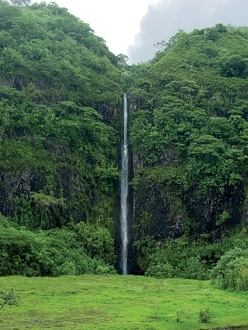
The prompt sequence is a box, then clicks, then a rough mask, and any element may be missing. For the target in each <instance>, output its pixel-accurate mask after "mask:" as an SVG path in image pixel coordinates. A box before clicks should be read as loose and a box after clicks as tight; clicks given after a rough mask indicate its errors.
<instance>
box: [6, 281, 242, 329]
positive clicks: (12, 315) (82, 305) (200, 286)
mask: <svg viewBox="0 0 248 330" xmlns="http://www.w3.org/2000/svg"><path fill="white" fill-rule="evenodd" d="M0 286H1V287H3V288H6V289H11V288H14V292H15V293H16V294H17V295H18V296H19V304H18V306H6V307H5V309H4V310H3V311H1V320H2V324H1V327H2V328H8V329H9V328H18V329H20V330H22V329H26V328H29V329H41V328H49V329H58V328H60V329H61V328H62V329H154V330H155V329H156V330H159V329H161V330H162V329H163V330H164V329H168V330H169V329H170V330H180V329H182V330H187V329H188V330H194V329H195V330H196V329H210V328H211V329H213V328H220V327H226V328H227V327H230V326H241V325H243V326H245V325H246V326H247V313H246V310H247V308H248V300H247V294H244V293H242V294H236V293H231V292H227V291H223V290H219V289H216V288H213V287H212V285H211V284H210V282H209V281H197V280H182V279H169V280H158V279H154V278H149V277H144V276H143V277H140V276H117V275H105V276H99V275H94V276H89V275H83V276H77V277H75V276H62V277H56V278H46V277H43V278H41V277H36V278H27V277H20V276H12V277H1V278H0Z"/></svg>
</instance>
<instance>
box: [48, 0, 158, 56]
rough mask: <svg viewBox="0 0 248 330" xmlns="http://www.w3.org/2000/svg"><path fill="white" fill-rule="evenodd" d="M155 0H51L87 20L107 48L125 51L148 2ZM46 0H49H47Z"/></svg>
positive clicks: (132, 40) (130, 42)
mask: <svg viewBox="0 0 248 330" xmlns="http://www.w3.org/2000/svg"><path fill="white" fill-rule="evenodd" d="M158 1H159V0H125V1H121V0H55V2H56V3H57V4H58V5H59V6H60V7H65V8H67V9H68V11H69V12H70V13H71V14H73V15H75V16H77V17H78V18H80V19H82V20H83V21H84V22H86V23H88V24H89V25H90V27H91V28H92V29H93V30H94V31H95V34H96V35H98V36H99V37H102V38H103V39H104V40H105V41H106V44H107V46H108V47H109V49H110V51H112V52H113V53H115V54H116V55H117V54H120V53H123V54H127V48H128V45H129V44H132V43H133V42H134V36H135V34H137V33H138V32H139V28H140V26H139V23H140V21H141V18H142V17H143V16H144V15H145V14H146V12H147V11H148V6H149V4H152V3H157V2H158ZM47 2H50V1H47Z"/></svg>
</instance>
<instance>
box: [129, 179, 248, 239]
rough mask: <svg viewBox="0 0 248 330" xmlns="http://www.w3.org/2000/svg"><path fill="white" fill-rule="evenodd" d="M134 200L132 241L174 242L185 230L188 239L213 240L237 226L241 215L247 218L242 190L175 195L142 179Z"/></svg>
mask: <svg viewBox="0 0 248 330" xmlns="http://www.w3.org/2000/svg"><path fill="white" fill-rule="evenodd" d="M134 200H135V203H134V204H135V214H134V219H135V220H134V222H135V228H136V229H135V237H136V239H142V237H143V238H144V237H145V236H147V235H150V236H152V237H154V238H155V239H156V240H158V241H159V240H160V239H163V238H166V237H171V238H177V237H180V236H181V235H183V233H184V232H185V230H186V229H187V232H189V233H190V235H192V237H197V236H198V235H200V234H203V233H206V234H209V235H210V237H212V239H215V238H218V236H219V235H220V234H221V232H222V231H223V230H226V229H229V228H233V227H234V226H236V225H237V224H239V223H240V222H241V221H242V218H243V214H244V212H245V214H248V211H247V209H248V208H244V200H245V196H244V188H243V187H242V186H240V187H239V188H236V189H233V190H232V189H231V188H229V189H227V190H226V191H224V192H223V193H220V192H218V191H217V190H212V191H210V192H209V193H206V194H204V195H203V194H199V192H198V191H196V190H193V189H189V190H188V191H187V192H185V193H183V194H179V193H177V191H176V190H174V191H173V190H171V188H169V187H166V186H165V185H157V184H155V183H154V184H153V183H151V182H148V181H146V179H144V180H143V182H142V180H140V182H139V186H138V189H136V190H135V197H134ZM247 218H248V217H247Z"/></svg>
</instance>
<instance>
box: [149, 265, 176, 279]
mask: <svg viewBox="0 0 248 330" xmlns="http://www.w3.org/2000/svg"><path fill="white" fill-rule="evenodd" d="M145 276H153V277H156V278H170V277H174V269H173V267H172V266H171V265H170V264H169V263H164V264H157V265H150V266H149V267H148V269H147V271H146V272H145Z"/></svg>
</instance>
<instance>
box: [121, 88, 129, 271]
mask: <svg viewBox="0 0 248 330" xmlns="http://www.w3.org/2000/svg"><path fill="white" fill-rule="evenodd" d="M127 125H128V109H127V96H126V94H124V103H123V142H122V148H121V217H120V223H121V245H122V246H121V270H122V274H124V275H125V274H127V258H128V138H127Z"/></svg>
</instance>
